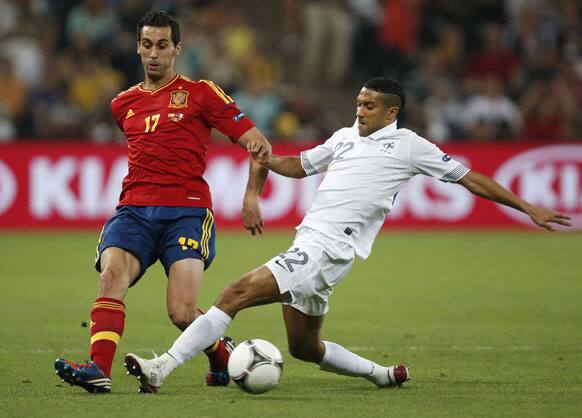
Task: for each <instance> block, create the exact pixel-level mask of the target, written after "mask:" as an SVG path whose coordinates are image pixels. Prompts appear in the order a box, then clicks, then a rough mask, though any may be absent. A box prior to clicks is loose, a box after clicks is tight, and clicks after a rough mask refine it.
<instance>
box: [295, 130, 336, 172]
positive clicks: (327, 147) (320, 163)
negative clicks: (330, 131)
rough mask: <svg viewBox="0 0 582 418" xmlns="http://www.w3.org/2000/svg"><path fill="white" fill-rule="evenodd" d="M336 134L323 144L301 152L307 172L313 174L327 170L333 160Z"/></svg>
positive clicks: (302, 163)
mask: <svg viewBox="0 0 582 418" xmlns="http://www.w3.org/2000/svg"><path fill="white" fill-rule="evenodd" d="M334 137H335V136H334V135H332V136H331V138H329V139H328V140H327V141H325V142H324V143H323V144H320V145H318V146H316V147H315V148H311V149H308V150H305V151H303V152H301V166H302V167H303V170H305V174H307V175H308V176H312V175H314V174H317V173H324V172H326V171H327V167H328V166H329V163H331V161H332V160H333V143H334Z"/></svg>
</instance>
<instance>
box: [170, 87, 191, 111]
mask: <svg viewBox="0 0 582 418" xmlns="http://www.w3.org/2000/svg"><path fill="white" fill-rule="evenodd" d="M168 107H173V108H177V109H178V108H181V107H188V92H187V91H185V90H174V91H173V92H171V96H170V104H169V106H168Z"/></svg>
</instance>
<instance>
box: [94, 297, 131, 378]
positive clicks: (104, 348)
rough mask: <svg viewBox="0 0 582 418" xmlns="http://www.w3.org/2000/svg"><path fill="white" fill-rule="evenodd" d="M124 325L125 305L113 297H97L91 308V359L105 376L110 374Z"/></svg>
mask: <svg viewBox="0 0 582 418" xmlns="http://www.w3.org/2000/svg"><path fill="white" fill-rule="evenodd" d="M124 326H125V305H124V303H123V302H122V301H120V300H117V299H113V298H97V300H95V303H94V304H93V309H92V310H91V361H94V362H95V363H97V365H98V366H99V367H101V370H103V373H105V375H106V376H110V375H111V365H112V364H113V357H114V356H115V350H116V349H117V343H118V342H119V339H120V338H121V336H122V335H123V328H124Z"/></svg>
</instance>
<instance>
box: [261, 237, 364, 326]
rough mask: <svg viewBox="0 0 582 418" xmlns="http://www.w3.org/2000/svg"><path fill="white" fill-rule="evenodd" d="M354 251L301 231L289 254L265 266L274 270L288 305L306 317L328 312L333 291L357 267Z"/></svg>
mask: <svg viewBox="0 0 582 418" xmlns="http://www.w3.org/2000/svg"><path fill="white" fill-rule="evenodd" d="M354 258H355V251H354V249H353V248H352V247H351V246H350V245H348V244H346V243H343V242H339V241H336V240H334V239H332V238H329V237H327V236H326V235H323V234H322V233H320V232H318V231H315V230H313V229H310V228H305V227H303V228H301V229H300V230H299V231H298V232H297V235H296V236H295V240H294V241H293V245H292V246H291V248H289V250H287V252H285V253H283V254H279V255H278V256H276V257H273V258H272V259H271V260H269V261H268V262H267V263H265V266H266V267H267V268H268V269H269V270H271V272H272V273H273V276H275V280H276V281H277V285H278V286H279V291H280V292H281V293H285V292H289V293H290V294H291V301H290V302H286V303H285V304H286V305H290V306H292V307H294V308H295V309H297V310H299V311H301V312H303V313H304V314H306V315H311V316H321V315H324V314H326V313H327V311H328V310H329V308H328V299H329V296H330V295H331V292H332V288H333V287H334V286H335V285H337V284H338V283H339V282H341V280H342V279H343V278H344V277H345V275H346V274H348V272H349V271H350V269H351V268H352V265H353V264H354Z"/></svg>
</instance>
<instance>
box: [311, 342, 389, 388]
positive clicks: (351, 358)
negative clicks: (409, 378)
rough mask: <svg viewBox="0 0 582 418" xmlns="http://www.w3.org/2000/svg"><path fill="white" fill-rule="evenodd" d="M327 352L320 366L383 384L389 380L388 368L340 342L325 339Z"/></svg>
mask: <svg viewBox="0 0 582 418" xmlns="http://www.w3.org/2000/svg"><path fill="white" fill-rule="evenodd" d="M323 345H325V354H324V356H323V359H322V360H321V363H319V368H320V369H321V370H325V371H327V372H333V373H337V374H343V375H345V376H358V377H363V378H366V379H368V380H369V381H371V382H373V383H375V384H377V385H379V386H381V385H384V384H385V383H387V382H388V369H387V368H386V367H383V366H380V365H379V364H376V363H374V362H373V361H372V360H368V359H365V358H363V357H360V356H358V355H357V354H354V353H352V352H351V351H349V350H347V349H346V348H344V347H342V346H341V345H339V344H336V343H332V342H329V341H323Z"/></svg>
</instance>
